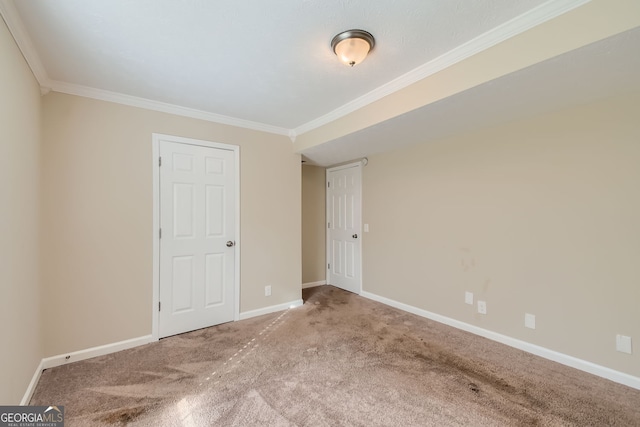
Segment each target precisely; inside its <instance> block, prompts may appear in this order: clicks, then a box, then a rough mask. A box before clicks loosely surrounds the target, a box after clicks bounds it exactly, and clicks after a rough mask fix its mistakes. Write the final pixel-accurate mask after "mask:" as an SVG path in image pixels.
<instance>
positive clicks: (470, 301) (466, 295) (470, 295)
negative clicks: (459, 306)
mask: <svg viewBox="0 0 640 427" xmlns="http://www.w3.org/2000/svg"><path fill="white" fill-rule="evenodd" d="M464 302H465V304H469V305H473V292H465V293H464Z"/></svg>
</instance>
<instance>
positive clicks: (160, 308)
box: [158, 301, 162, 311]
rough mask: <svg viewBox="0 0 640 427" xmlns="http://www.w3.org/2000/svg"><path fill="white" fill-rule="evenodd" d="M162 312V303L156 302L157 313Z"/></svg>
mask: <svg viewBox="0 0 640 427" xmlns="http://www.w3.org/2000/svg"><path fill="white" fill-rule="evenodd" d="M160 310H162V303H161V302H160V301H158V311H160Z"/></svg>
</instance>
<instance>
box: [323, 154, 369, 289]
mask: <svg viewBox="0 0 640 427" xmlns="http://www.w3.org/2000/svg"><path fill="white" fill-rule="evenodd" d="M362 166H363V164H362V161H358V162H351V163H347V164H344V165H340V166H335V167H331V168H327V170H326V171H325V179H324V181H325V186H324V193H325V217H324V226H325V246H326V255H325V257H326V262H325V265H327V264H328V263H329V261H330V260H331V242H330V236H329V226H328V224H327V221H328V220H329V186H328V183H329V173H330V172H334V171H339V170H342V169H349V168H353V167H355V168H357V170H358V175H359V178H360V179H359V183H360V188H359V189H358V191H359V193H360V197H358V204H359V211H360V229H359V230H358V234H359V235H360V236H361V237H362ZM358 250H359V251H360V265H359V266H358V268H359V269H360V271H359V273H360V276H359V278H360V280H359V281H358V292H357V294H358V295H360V294H362V263H363V261H362V260H363V257H362V238H360V239H358ZM325 271H326V272H327V273H326V275H325V280H326V282H325V283H327V284H330V280H329V279H330V278H331V270H330V269H329V268H326V269H325Z"/></svg>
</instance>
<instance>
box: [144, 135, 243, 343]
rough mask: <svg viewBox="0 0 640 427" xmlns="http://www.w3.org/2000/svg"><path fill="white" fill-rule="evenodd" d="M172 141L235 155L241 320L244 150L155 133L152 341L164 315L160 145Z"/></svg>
mask: <svg viewBox="0 0 640 427" xmlns="http://www.w3.org/2000/svg"><path fill="white" fill-rule="evenodd" d="M161 141H169V142H176V143H179V144H187V145H198V146H201V147H209V148H217V149H221V150H229V151H233V157H234V162H235V176H234V177H233V178H234V181H235V182H234V184H235V190H236V201H235V206H234V209H235V230H234V232H235V245H234V247H233V250H234V284H233V289H234V309H233V320H234V321H238V320H239V319H240V147H239V146H237V145H230V144H222V143H219V142H213V141H205V140H201V139H193V138H184V137H181V136H174V135H164V134H160V133H153V134H152V138H151V144H152V148H151V151H152V156H151V161H152V164H153V221H152V222H153V226H152V236H153V280H152V282H153V283H152V286H153V290H152V292H153V293H152V295H153V297H152V304H151V313H152V314H151V339H152V340H153V341H158V339H159V331H158V328H159V318H160V311H159V310H158V305H159V303H160V163H159V158H160V142H161Z"/></svg>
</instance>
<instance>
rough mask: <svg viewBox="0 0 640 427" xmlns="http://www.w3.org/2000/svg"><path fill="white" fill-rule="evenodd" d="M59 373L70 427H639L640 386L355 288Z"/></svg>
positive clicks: (53, 394) (44, 384)
mask: <svg viewBox="0 0 640 427" xmlns="http://www.w3.org/2000/svg"><path fill="white" fill-rule="evenodd" d="M303 297H304V300H305V304H304V305H303V306H302V307H299V308H295V309H291V310H288V311H286V312H281V313H275V314H271V315H266V316H261V317H257V318H253V319H249V320H244V321H240V322H235V323H228V324H225V325H220V326H217V327H212V328H207V329H202V330H199V331H195V332H191V333H187V334H182V335H178V336H175V337H170V338H167V339H163V340H161V341H159V342H157V343H152V344H148V345H145V346H142V347H137V348H134V349H131V350H126V351H122V352H119V353H115V354H111V355H107V356H102V357H97V358H94V359H89V360H85V361H81V362H76V363H71V364H69V365H66V366H60V367H57V368H53V369H48V370H46V371H45V372H43V374H42V378H41V379H40V382H39V384H38V386H37V388H36V391H35V394H34V396H33V398H32V400H31V404H32V405H50V404H57V405H64V406H65V415H66V417H65V418H66V425H67V426H69V427H71V426H83V425H86V426H97V425H125V424H128V425H141V426H185V427H190V426H210V425H215V426H456V425H463V426H518V425H544V426H567V425H575V426H614V425H619V426H639V425H640V391H639V390H634V389H631V388H628V387H625V386H622V385H619V384H615V383H613V382H610V381H607V380H604V379H601V378H598V377H595V376H591V375H589V374H586V373H584V372H580V371H577V370H574V369H571V368H568V367H565V366H562V365H559V364H556V363H554V362H550V361H547V360H544V359H541V358H538V357H536V356H533V355H530V354H528V353H524V352H522V351H519V350H516V349H513V348H510V347H507V346H504V345H502V344H498V343H495V342H492V341H489V340H486V339H484V338H480V337H477V336H474V335H471V334H468V333H465V332H462V331H459V330H456V329H453V328H450V327H447V326H444V325H441V324H439V323H436V322H432V321H430V320H426V319H423V318H421V317H418V316H414V315H412V314H408V313H405V312H402V311H399V310H396V309H393V308H390V307H387V306H385V305H382V304H379V303H376V302H373V301H370V300H367V299H365V298H362V297H359V296H357V295H354V294H351V293H348V292H344V291H342V290H340V289H337V288H334V287H331V286H321V287H317V288H312V289H307V290H305V291H304V293H303Z"/></svg>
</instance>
